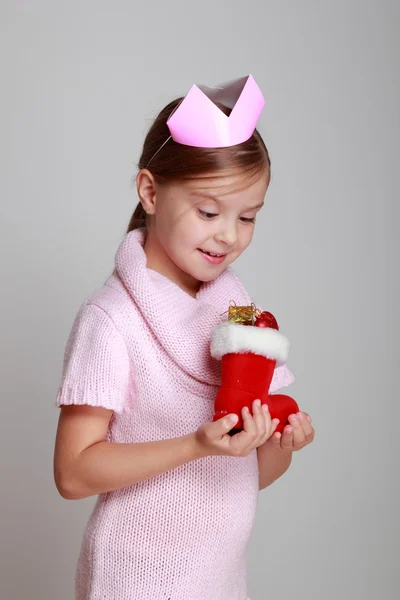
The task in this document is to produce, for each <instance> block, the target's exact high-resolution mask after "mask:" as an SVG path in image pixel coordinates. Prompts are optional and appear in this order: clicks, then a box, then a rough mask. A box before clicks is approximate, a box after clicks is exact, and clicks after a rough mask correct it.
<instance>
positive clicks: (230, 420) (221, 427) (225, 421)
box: [216, 413, 239, 435]
mask: <svg viewBox="0 0 400 600" xmlns="http://www.w3.org/2000/svg"><path fill="white" fill-rule="evenodd" d="M238 421H239V417H238V416H237V415H235V414H234V413H232V414H230V415H226V417H223V418H222V419H218V421H216V424H217V425H218V432H220V433H221V435H224V434H225V433H227V432H228V431H230V430H231V429H232V428H233V427H234V426H235V425H236V423H237V422H238Z"/></svg>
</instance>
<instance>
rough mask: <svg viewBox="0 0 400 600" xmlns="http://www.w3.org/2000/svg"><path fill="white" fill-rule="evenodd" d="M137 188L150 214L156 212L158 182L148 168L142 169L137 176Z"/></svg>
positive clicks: (144, 206) (141, 200)
mask: <svg viewBox="0 0 400 600" xmlns="http://www.w3.org/2000/svg"><path fill="white" fill-rule="evenodd" d="M136 189H137V193H138V196H139V198H140V202H141V203H142V206H143V208H144V210H145V211H146V213H147V214H148V215H154V214H155V212H156V182H155V179H154V175H153V174H152V173H151V171H149V170H148V169H141V170H140V171H139V173H138V174H137V176H136Z"/></svg>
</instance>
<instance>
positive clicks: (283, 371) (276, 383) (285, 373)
mask: <svg viewBox="0 0 400 600" xmlns="http://www.w3.org/2000/svg"><path fill="white" fill-rule="evenodd" d="M294 380H295V376H294V375H293V373H292V372H291V370H290V369H289V368H288V367H287V365H286V363H285V364H283V365H280V366H279V367H276V368H275V370H274V374H273V376H272V381H271V385H270V387H269V393H270V394H273V393H274V392H277V391H278V390H280V389H281V388H284V387H287V386H288V385H290V384H291V383H293V382H294Z"/></svg>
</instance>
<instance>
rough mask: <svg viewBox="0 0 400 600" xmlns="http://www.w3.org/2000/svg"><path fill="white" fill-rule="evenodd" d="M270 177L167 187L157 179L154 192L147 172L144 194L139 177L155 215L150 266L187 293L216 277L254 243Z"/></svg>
mask: <svg viewBox="0 0 400 600" xmlns="http://www.w3.org/2000/svg"><path fill="white" fill-rule="evenodd" d="M147 173H148V172H147ZM150 175H151V174H150ZM138 177H139V176H138ZM151 177H152V176H151ZM268 181H269V180H268V173H267V172H264V173H262V174H261V175H259V176H258V177H257V179H252V180H248V181H246V182H244V181H243V176H242V175H232V176H228V177H226V176H224V177H214V178H209V179H196V180H191V181H187V182H176V183H171V184H167V185H164V184H163V185H158V184H156V183H155V182H154V180H153V186H152V192H150V189H151V186H150V185H149V182H148V181H147V182H146V175H144V179H143V181H142V188H143V189H142V193H141V190H140V187H141V185H140V184H141V182H140V179H138V191H139V195H140V197H141V200H142V203H143V205H144V207H145V209H146V210H147V212H148V213H150V214H151V215H152V216H151V223H150V228H149V234H148V240H147V242H146V246H145V251H146V254H147V258H148V261H147V264H148V267H149V268H153V269H154V270H157V271H159V272H161V273H163V274H164V275H166V276H167V277H169V278H170V279H172V280H174V281H175V282H176V283H178V285H181V287H183V288H185V289H187V291H189V292H190V291H193V290H194V291H197V290H198V289H199V287H200V285H201V283H202V282H206V281H211V280H213V279H216V278H217V277H218V276H219V275H220V274H221V273H222V271H224V270H225V269H226V268H227V267H228V266H229V265H230V264H232V263H233V262H234V261H235V260H236V259H237V258H238V257H239V256H240V255H241V254H242V252H244V250H246V248H247V247H248V245H249V244H250V242H251V239H252V237H253V232H254V227H255V221H256V217H257V214H258V212H259V210H260V209H261V208H262V206H263V203H264V196H265V193H266V191H267V187H268Z"/></svg>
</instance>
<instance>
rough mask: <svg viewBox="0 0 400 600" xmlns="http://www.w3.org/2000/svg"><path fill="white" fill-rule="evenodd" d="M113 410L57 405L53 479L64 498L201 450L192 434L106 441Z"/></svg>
mask: <svg viewBox="0 0 400 600" xmlns="http://www.w3.org/2000/svg"><path fill="white" fill-rule="evenodd" d="M112 414H113V411H111V410H108V409H105V408H102V407H92V406H87V405H83V406H74V405H70V406H62V407H61V414H60V418H59V423H58V429H57V436H56V441H55V452H54V480H55V483H56V487H57V490H58V491H59V493H60V495H61V496H62V497H63V498H66V499H68V500H78V499H81V498H86V497H88V496H92V495H95V494H100V493H103V492H108V491H111V490H116V489H119V488H122V487H126V486H130V485H133V484H135V483H138V482H139V481H144V480H145V479H148V478H150V477H154V476H155V475H158V474H159V473H163V472H165V471H169V470H170V469H173V468H175V467H178V466H180V465H183V464H184V463H187V462H190V461H192V460H196V459H198V458H201V457H202V456H203V455H202V454H201V451H200V450H199V445H198V444H197V443H196V438H195V435H194V434H188V435H185V436H182V437H178V438H172V439H169V440H161V441H156V442H143V443H136V444H119V443H112V442H106V441H105V439H106V434H107V429H108V424H109V421H110V418H111V416H112Z"/></svg>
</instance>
